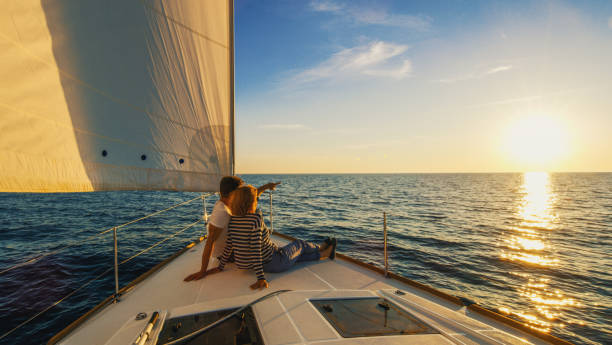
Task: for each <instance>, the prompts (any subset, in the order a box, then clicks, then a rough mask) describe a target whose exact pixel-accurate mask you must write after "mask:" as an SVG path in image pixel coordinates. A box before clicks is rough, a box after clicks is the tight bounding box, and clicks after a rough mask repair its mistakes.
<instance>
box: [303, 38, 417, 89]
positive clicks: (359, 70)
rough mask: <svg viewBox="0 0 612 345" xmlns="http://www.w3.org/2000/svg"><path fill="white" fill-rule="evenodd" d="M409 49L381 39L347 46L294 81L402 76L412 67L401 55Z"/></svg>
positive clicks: (407, 74)
mask: <svg viewBox="0 0 612 345" xmlns="http://www.w3.org/2000/svg"><path fill="white" fill-rule="evenodd" d="M407 50H408V46H407V45H402V44H394V43H389V42H382V41H375V42H372V43H369V44H365V45H361V46H357V47H353V48H346V49H343V50H341V51H339V52H337V53H335V54H333V55H332V56H331V57H330V58H329V59H327V60H325V61H323V62H321V63H320V64H319V65H317V66H315V67H313V68H309V69H306V70H304V71H301V72H299V73H297V74H296V75H295V76H294V77H293V78H292V81H293V82H294V83H297V84H305V83H310V82H314V81H321V80H330V79H334V78H346V77H351V76H356V75H369V76H375V77H391V78H395V79H403V78H405V77H407V76H409V75H410V72H411V70H412V65H411V63H410V60H408V59H406V58H403V56H402V55H403V54H404V53H405V52H406V51H407Z"/></svg>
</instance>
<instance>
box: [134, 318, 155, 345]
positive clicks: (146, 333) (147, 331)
mask: <svg viewBox="0 0 612 345" xmlns="http://www.w3.org/2000/svg"><path fill="white" fill-rule="evenodd" d="M158 318H159V312H153V315H151V318H150V319H149V322H147V325H146V326H145V328H144V330H143V331H142V332H140V335H138V338H136V340H135V341H134V343H132V345H144V344H145V343H146V342H147V340H149V337H150V336H151V330H153V327H155V324H156V323H157V319H158Z"/></svg>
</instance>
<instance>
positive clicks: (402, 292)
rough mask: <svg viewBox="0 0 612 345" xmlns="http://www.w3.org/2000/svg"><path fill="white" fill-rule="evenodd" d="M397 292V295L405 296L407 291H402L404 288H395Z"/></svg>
mask: <svg viewBox="0 0 612 345" xmlns="http://www.w3.org/2000/svg"><path fill="white" fill-rule="evenodd" d="M395 294H396V295H399V296H403V295H405V294H406V293H405V292H404V291H402V290H395Z"/></svg>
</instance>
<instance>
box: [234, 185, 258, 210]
mask: <svg viewBox="0 0 612 345" xmlns="http://www.w3.org/2000/svg"><path fill="white" fill-rule="evenodd" d="M256 202H257V188H255V187H253V186H251V185H247V186H242V187H240V188H238V189H237V190H236V192H235V193H234V196H233V197H232V205H231V209H232V215H233V216H238V217H242V216H244V215H245V214H247V213H248V212H249V210H250V209H251V208H252V207H253V204H254V203H256Z"/></svg>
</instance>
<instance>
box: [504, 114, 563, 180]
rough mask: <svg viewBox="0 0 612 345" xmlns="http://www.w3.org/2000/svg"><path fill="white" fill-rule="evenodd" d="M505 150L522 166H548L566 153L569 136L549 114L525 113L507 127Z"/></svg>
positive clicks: (539, 167)
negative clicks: (528, 114) (527, 114)
mask: <svg viewBox="0 0 612 345" xmlns="http://www.w3.org/2000/svg"><path fill="white" fill-rule="evenodd" d="M504 146H505V151H506V154H508V155H509V158H510V159H511V160H512V161H514V162H515V164H517V165H519V167H520V168H521V169H524V170H549V169H550V168H551V167H552V166H553V165H554V164H555V163H557V162H559V160H560V159H561V158H562V157H563V156H564V155H565V154H566V153H567V150H568V136H567V131H566V130H565V128H564V126H563V125H562V123H561V121H559V120H558V119H555V118H554V117H552V116H546V115H530V116H525V117H522V118H520V119H518V120H517V121H515V122H514V123H512V124H510V125H509V126H508V128H507V131H506V135H505V143H504Z"/></svg>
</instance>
